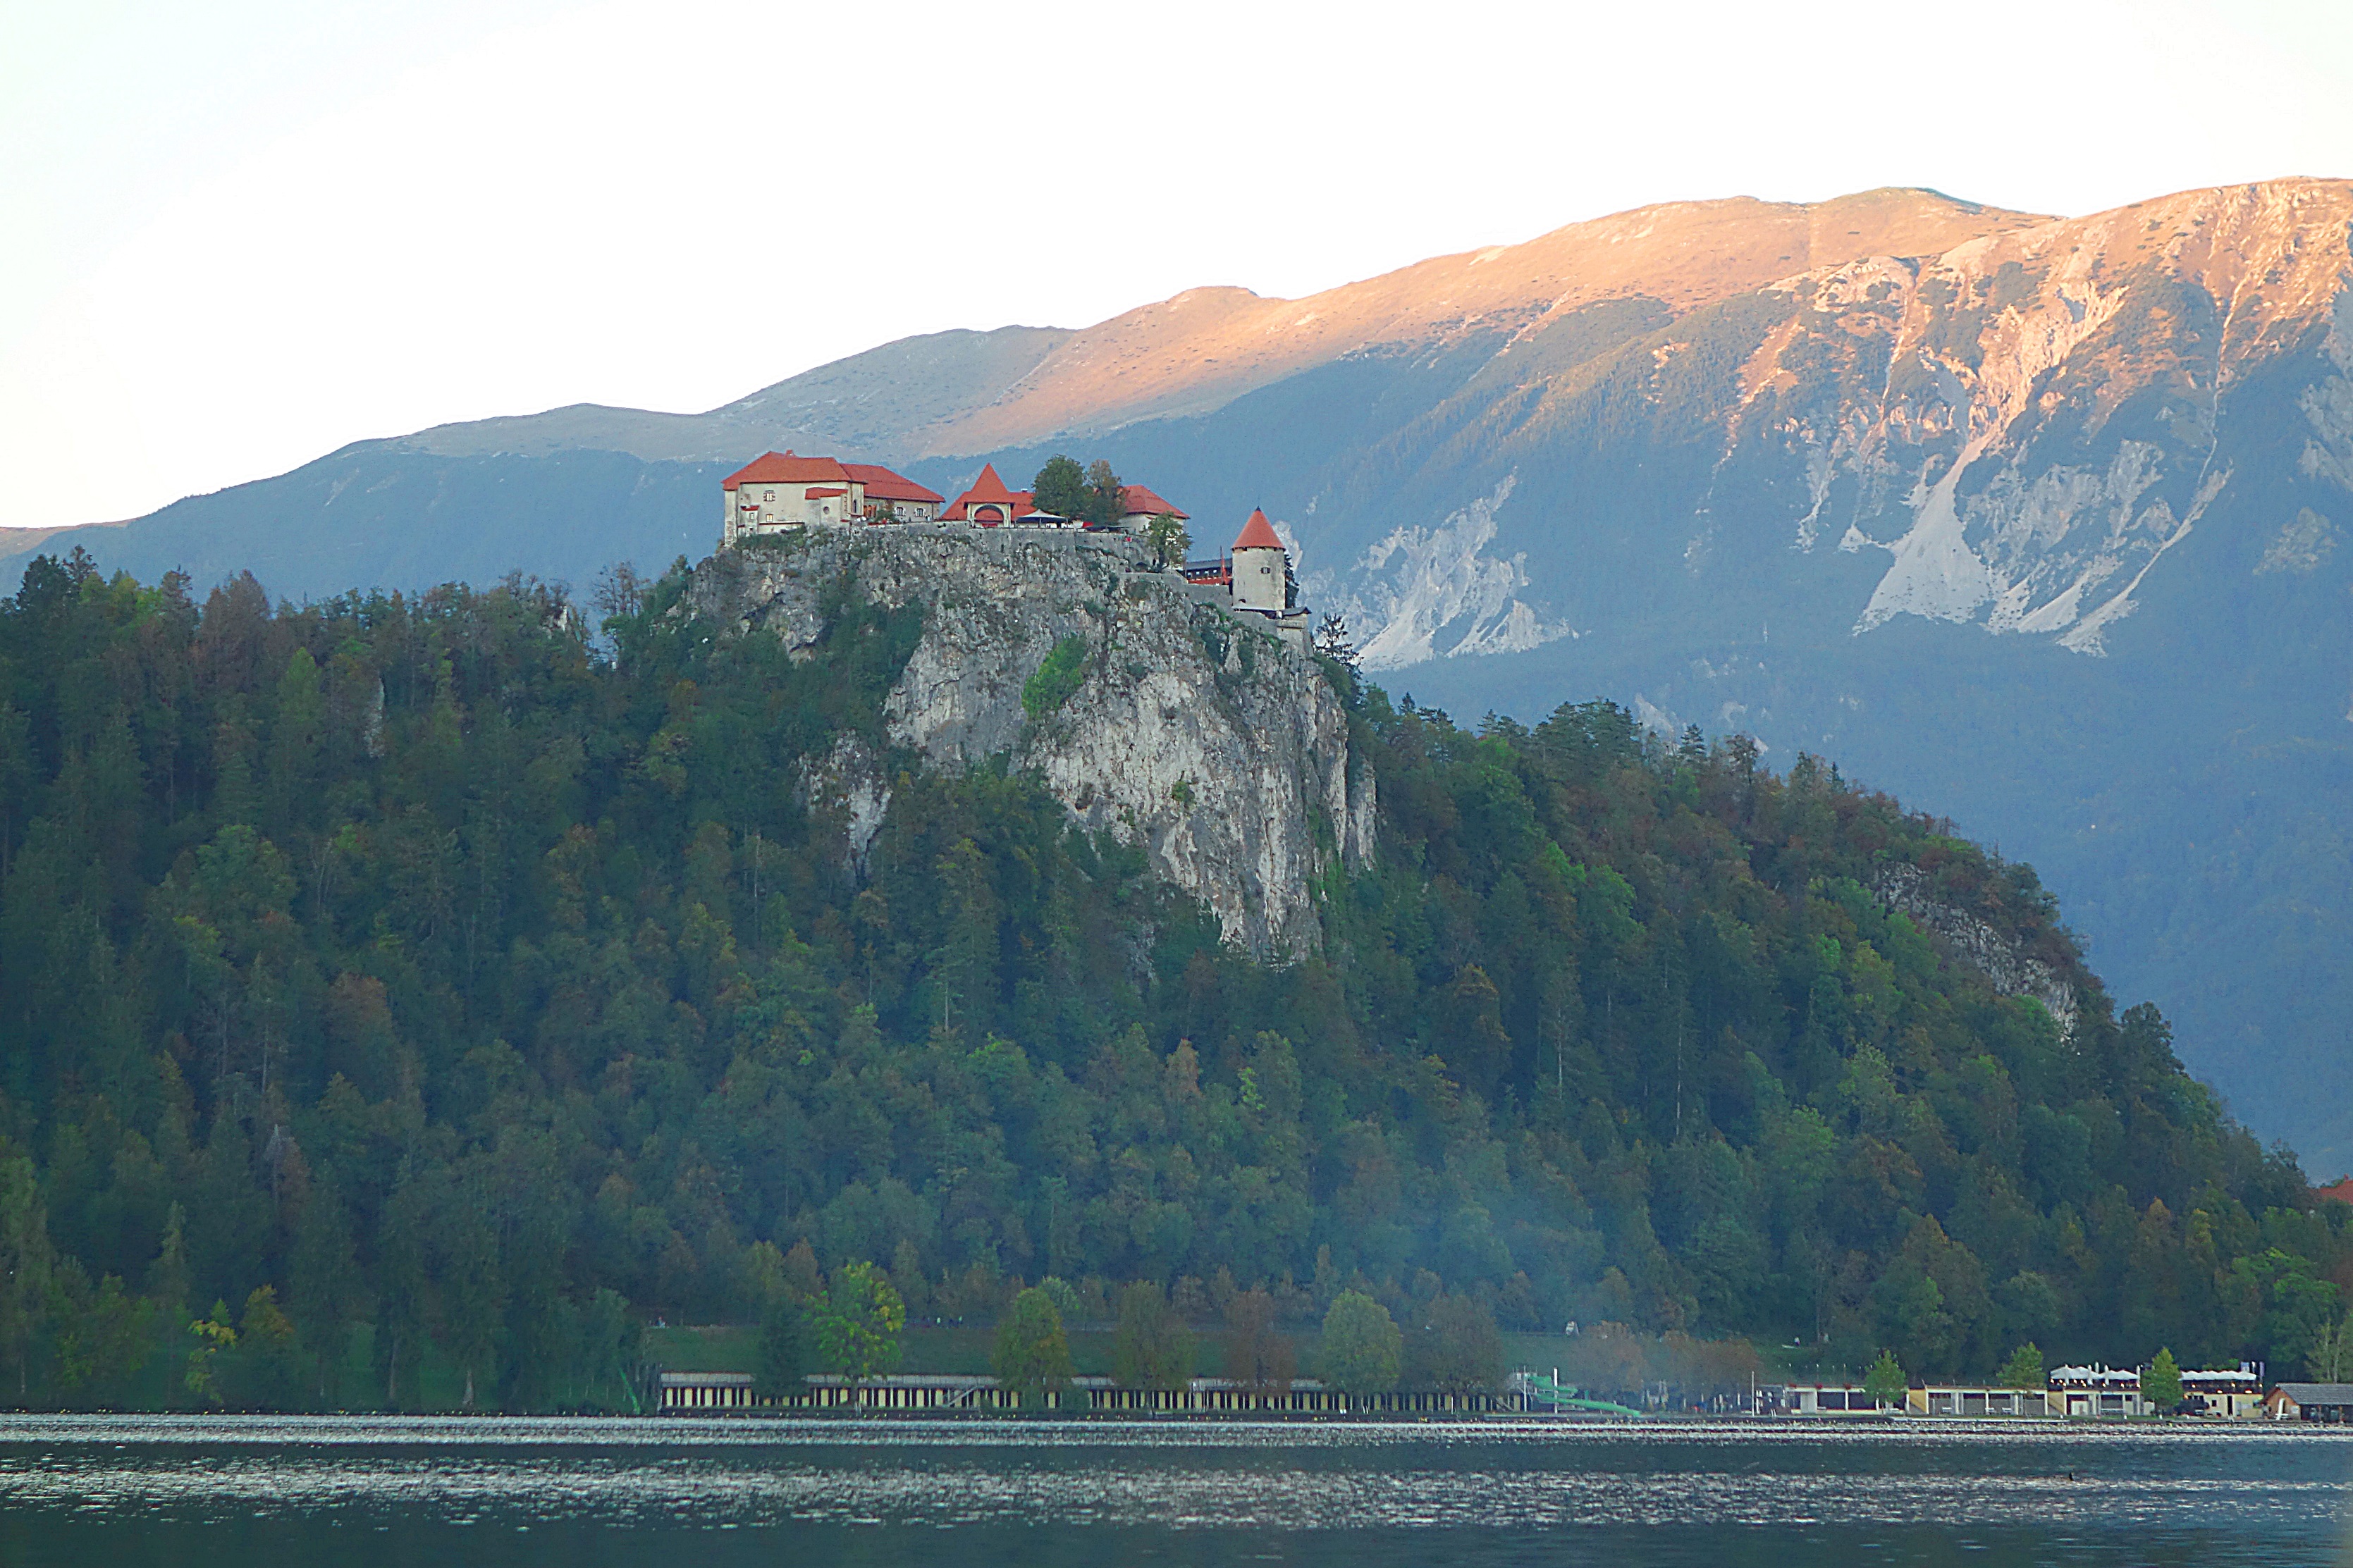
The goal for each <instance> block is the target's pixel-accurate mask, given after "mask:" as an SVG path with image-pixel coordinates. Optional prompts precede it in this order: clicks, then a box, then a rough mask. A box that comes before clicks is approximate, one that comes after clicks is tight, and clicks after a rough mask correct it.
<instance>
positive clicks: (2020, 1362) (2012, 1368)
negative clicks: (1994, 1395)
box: [1993, 1340, 2051, 1394]
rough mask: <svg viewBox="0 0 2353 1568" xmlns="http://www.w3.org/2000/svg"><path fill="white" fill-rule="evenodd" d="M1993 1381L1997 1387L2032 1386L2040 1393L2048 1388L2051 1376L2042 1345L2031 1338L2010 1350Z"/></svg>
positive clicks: (2031, 1387)
mask: <svg viewBox="0 0 2353 1568" xmlns="http://www.w3.org/2000/svg"><path fill="white" fill-rule="evenodd" d="M1993 1381H1994V1386H1995V1387H1997V1388H2030V1389H2032V1390H2034V1391H2035V1392H2036V1393H2038V1394H2040V1393H2041V1392H2042V1390H2044V1389H2046V1388H2048V1387H2049V1386H2050V1385H2051V1378H2050V1373H2048V1372H2047V1371H2046V1370H2045V1369H2044V1367H2043V1364H2042V1347H2041V1346H2040V1345H2038V1344H2036V1343H2034V1342H2032V1341H2031V1340H2029V1341H2028V1342H2026V1343H2024V1344H2022V1345H2021V1346H2019V1347H2018V1348H2017V1349H2016V1350H2014V1351H2012V1352H2010V1359H2009V1360H2008V1361H2005V1362H2003V1363H2001V1370H2000V1371H1999V1372H1997V1373H1994V1374H1993Z"/></svg>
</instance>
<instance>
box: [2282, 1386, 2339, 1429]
mask: <svg viewBox="0 0 2353 1568" xmlns="http://www.w3.org/2000/svg"><path fill="white" fill-rule="evenodd" d="M2263 1414H2264V1415H2268V1416H2270V1417H2271V1418H2272V1419H2273V1420H2274V1421H2319V1422H2326V1423H2327V1424H2328V1425H2330V1426H2344V1425H2346V1424H2348V1423H2353V1383H2283V1384H2280V1385H2279V1386H2278V1387H2276V1388H2274V1389H2273V1390H2272V1391H2271V1393H2269V1394H2265V1395H2264V1396H2263Z"/></svg>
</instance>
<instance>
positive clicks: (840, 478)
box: [724, 452, 849, 490]
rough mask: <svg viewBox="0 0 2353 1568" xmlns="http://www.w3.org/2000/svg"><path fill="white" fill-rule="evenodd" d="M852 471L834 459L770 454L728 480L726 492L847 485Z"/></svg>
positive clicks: (745, 465) (755, 460)
mask: <svg viewBox="0 0 2353 1568" xmlns="http://www.w3.org/2000/svg"><path fill="white" fill-rule="evenodd" d="M848 483H849V471H848V470H847V469H845V468H842V466H841V465H840V464H839V463H837V462H835V461H834V460H833V459H832V458H797V457H795V456H793V455H792V454H791V453H790V452H768V453H764V454H763V455H761V456H760V457H757V458H753V459H752V460H751V461H750V462H748V463H746V464H744V466H743V467H742V468H738V469H736V470H735V471H734V472H733V473H732V474H730V475H728V476H727V480H726V484H725V486H724V488H725V489H731V490H732V489H734V488H735V487H736V486H738V485H823V484H837V485H846V484H848Z"/></svg>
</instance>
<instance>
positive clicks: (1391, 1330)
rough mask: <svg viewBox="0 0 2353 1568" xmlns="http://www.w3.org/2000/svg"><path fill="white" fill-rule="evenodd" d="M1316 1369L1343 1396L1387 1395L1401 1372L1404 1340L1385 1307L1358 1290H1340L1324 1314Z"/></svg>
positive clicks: (1395, 1384)
mask: <svg viewBox="0 0 2353 1568" xmlns="http://www.w3.org/2000/svg"><path fill="white" fill-rule="evenodd" d="M1317 1364H1318V1366H1319V1367H1320V1368H1321V1370H1322V1372H1323V1374H1324V1382H1325V1383H1328V1384H1331V1385H1332V1386H1333V1387H1335V1388H1336V1389H1338V1390H1340V1391H1341V1392H1342V1393H1344V1394H1386V1393H1388V1391H1389V1390H1390V1389H1392V1388H1395V1387H1396V1386H1397V1384H1398V1377H1399V1376H1401V1375H1402V1374H1403V1373H1404V1370H1405V1342H1404V1336H1403V1335H1402V1334H1400V1333H1399V1332H1398V1326H1397V1321H1396V1320H1395V1319H1394V1318H1391V1317H1390V1316H1389V1310H1388V1308H1387V1307H1384V1306H1382V1305H1381V1304H1380V1303H1379V1302H1378V1301H1376V1300H1373V1299H1372V1298H1371V1297H1370V1296H1367V1295H1366V1294H1365V1293H1364V1292H1362V1291H1361V1290H1343V1291H1341V1292H1340V1294H1339V1295H1337V1296H1336V1297H1335V1298H1333V1300H1332V1306H1331V1310H1328V1311H1326V1312H1325V1313H1324V1334H1323V1340H1322V1342H1321V1343H1320V1344H1319V1345H1318V1347H1317Z"/></svg>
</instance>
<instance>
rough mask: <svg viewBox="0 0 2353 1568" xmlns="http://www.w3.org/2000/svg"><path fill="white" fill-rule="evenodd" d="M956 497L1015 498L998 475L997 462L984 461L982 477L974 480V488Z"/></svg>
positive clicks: (1004, 499)
mask: <svg viewBox="0 0 2353 1568" xmlns="http://www.w3.org/2000/svg"><path fill="white" fill-rule="evenodd" d="M956 499H957V500H995V501H1009V500H1012V499H1013V492H1012V491H1011V490H1008V489H1006V488H1005V481H1004V480H1003V479H998V478H997V465H996V464H995V463H983V464H982V465H981V466H980V478H978V479H975V480H973V481H972V489H968V490H966V491H965V492H964V494H962V495H961V496H958V497H957V498H956Z"/></svg>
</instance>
